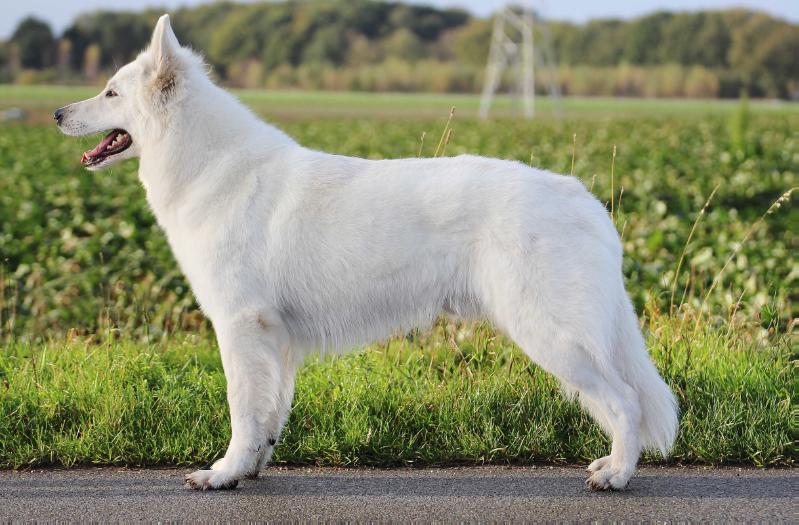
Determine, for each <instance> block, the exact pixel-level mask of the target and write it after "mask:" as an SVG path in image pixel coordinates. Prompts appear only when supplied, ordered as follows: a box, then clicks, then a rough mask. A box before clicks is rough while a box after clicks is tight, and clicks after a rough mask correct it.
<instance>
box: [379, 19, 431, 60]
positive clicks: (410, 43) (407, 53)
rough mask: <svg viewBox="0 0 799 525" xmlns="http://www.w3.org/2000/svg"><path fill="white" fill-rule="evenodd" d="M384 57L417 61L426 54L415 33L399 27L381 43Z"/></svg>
mask: <svg viewBox="0 0 799 525" xmlns="http://www.w3.org/2000/svg"><path fill="white" fill-rule="evenodd" d="M383 49H385V52H386V56H390V57H396V58H401V59H404V60H418V59H420V58H423V57H424V56H425V55H426V54H427V50H426V49H425V46H424V43H423V42H422V40H421V39H420V38H419V37H418V36H416V33H414V32H413V31H411V30H410V29H408V28H405V27H401V28H399V29H397V30H396V31H394V32H393V33H392V34H391V35H389V36H388V38H386V39H385V41H384V42H383Z"/></svg>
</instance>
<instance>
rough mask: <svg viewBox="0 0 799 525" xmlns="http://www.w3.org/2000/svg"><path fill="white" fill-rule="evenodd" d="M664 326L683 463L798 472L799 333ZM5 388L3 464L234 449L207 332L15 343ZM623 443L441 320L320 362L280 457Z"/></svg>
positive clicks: (443, 455) (400, 460)
mask: <svg viewBox="0 0 799 525" xmlns="http://www.w3.org/2000/svg"><path fill="white" fill-rule="evenodd" d="M653 319H654V320H653V321H651V322H650V326H649V330H648V332H649V346H650V348H651V351H652V353H653V355H654V357H655V359H656V361H657V363H658V365H659V367H660V369H661V370H662V372H663V374H664V376H665V377H666V378H667V380H668V381H669V382H670V384H671V385H672V386H673V388H674V390H675V392H676V393H677V395H678V397H679V401H680V406H681V407H682V410H683V414H682V424H681V430H680V434H679V437H678V441H677V444H676V446H675V448H674V451H673V454H672V460H676V461H681V462H698V463H712V464H718V463H729V462H733V463H746V464H753V465H761V466H762V465H791V464H793V463H794V462H795V459H796V457H795V449H793V448H792V438H791V432H792V423H791V417H792V416H791V407H792V401H795V399H792V397H793V398H795V385H794V383H793V381H794V378H793V375H792V363H791V359H792V358H793V357H795V356H792V354H791V349H790V346H789V342H788V340H787V339H785V338H779V337H771V338H770V339H769V342H768V343H763V342H762V340H760V342H759V340H758V338H757V337H756V336H755V334H756V332H751V333H750V332H748V331H746V330H743V329H741V328H733V327H732V325H729V326H726V327H724V326H722V327H718V326H717V327H714V326H711V325H709V324H703V325H702V327H701V328H700V329H699V330H698V331H695V332H694V331H693V325H692V323H690V322H689V323H684V322H683V320H681V319H679V318H668V317H660V316H654V317H653ZM686 327H688V328H686ZM0 383H2V384H0V468H16V467H23V466H33V465H64V466H71V465H75V464H119V465H154V464H191V463H195V464H196V463H202V462H205V461H207V460H210V459H212V458H214V457H216V456H217V455H219V454H221V453H222V452H223V450H224V447H225V446H226V443H227V439H228V433H229V423H228V419H227V408H226V404H225V380H224V375H223V373H222V370H221V365H220V362H219V359H218V356H217V353H216V350H215V346H214V345H213V343H211V342H209V341H208V340H207V339H205V338H202V337H198V336H183V337H174V338H172V339H171V340H169V341H168V342H164V343H159V344H150V345H143V344H140V343H136V342H133V341H125V340H117V341H106V342H100V343H97V342H92V341H91V340H71V341H53V342H50V343H47V344H36V345H30V344H26V343H11V344H8V345H6V347H5V348H4V349H3V351H2V352H1V353H0ZM608 447H609V444H608V442H607V440H606V439H605V437H604V436H603V435H602V434H601V433H600V431H599V429H598V428H597V427H596V426H595V425H594V424H592V422H591V421H590V419H589V418H588V417H587V416H586V415H585V413H584V412H583V411H582V410H581V409H580V408H579V407H578V405H577V404H576V403H575V402H573V401H571V400H568V399H566V398H564V397H563V396H561V395H560V393H559V389H558V385H557V383H556V381H554V380H553V378H551V377H550V376H548V375H547V374H545V373H543V372H542V371H541V370H539V369H538V368H536V367H535V366H533V365H531V364H530V363H529V361H528V360H527V359H526V358H524V357H523V355H522V354H521V353H520V352H519V351H518V350H517V349H515V348H513V347H512V345H510V344H509V342H508V341H507V340H505V339H503V338H502V337H498V336H496V335H494V333H493V332H492V331H491V330H490V329H489V328H488V327H486V326H483V325H450V324H446V323H440V324H439V325H437V326H436V327H435V328H434V329H433V330H432V331H431V332H429V333H426V334H422V335H418V336H413V337H410V336H409V337H405V338H396V339H394V340H392V341H390V342H389V343H387V344H385V345H382V346H376V347H372V348H369V349H368V350H367V351H366V352H362V353H355V354H350V355H348V356H346V357H343V358H336V359H325V360H321V361H320V360H311V361H309V362H308V363H307V364H306V366H305V367H304V368H303V369H302V371H301V372H300V375H299V380H298V386H297V395H296V398H295V401H294V410H293V413H292V416H291V419H290V421H289V424H288V428H287V429H286V431H285V433H284V435H283V439H282V440H281V443H280V445H279V446H278V447H277V450H276V454H275V460H276V462H278V463H292V464H318V465H376V466H388V465H400V464H416V465H422V464H424V465H428V464H442V463H452V462H478V463H482V462H499V463H504V462H513V463H527V462H585V461H588V460H589V459H591V458H595V457H597V456H600V455H603V454H605V453H607V451H608ZM645 459H647V460H649V461H653V460H654V458H652V457H647V458H645Z"/></svg>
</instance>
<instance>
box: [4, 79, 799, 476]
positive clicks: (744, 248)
mask: <svg viewBox="0 0 799 525" xmlns="http://www.w3.org/2000/svg"><path fill="white" fill-rule="evenodd" d="M91 94H92V90H87V89H85V88H36V89H31V88H21V87H16V86H15V87H9V86H0V109H3V108H8V107H20V108H24V109H25V110H26V111H27V112H28V114H29V119H28V122H21V123H0V126H2V127H1V128H0V345H2V352H0V383H2V384H0V467H6V468H8V467H21V466H27V465H48V464H60V465H73V464H129V465H143V464H189V463H204V462H205V461H207V460H210V459H212V458H213V457H215V456H217V455H219V454H221V453H222V451H223V450H224V446H225V444H226V439H227V437H228V433H229V426H228V420H227V409H226V405H225V402H224V375H223V374H222V372H221V365H220V363H219V359H218V356H217V355H216V350H215V345H214V343H213V337H212V333H211V330H210V327H209V325H208V323H207V322H206V321H205V320H204V319H203V317H202V315H201V314H200V312H199V311H198V309H197V306H196V304H195V302H194V299H193V297H192V295H191V292H190V289H189V287H188V285H187V283H186V281H185V279H184V278H183V277H182V276H181V274H180V272H179V271H178V269H177V267H176V264H175V262H174V260H173V258H172V256H171V254H170V251H169V248H168V246H167V244H166V240H165V238H164V236H163V234H162V233H161V232H160V230H159V229H158V227H157V225H156V224H155V219H154V217H153V216H152V214H151V212H150V211H149V210H148V208H147V205H146V202H145V200H144V192H143V190H142V188H141V186H140V185H139V183H138V181H137V178H136V168H137V166H136V162H135V161H129V162H126V163H123V164H121V165H118V166H116V167H113V168H111V169H109V170H107V171H104V172H100V173H90V172H86V171H84V170H83V169H82V168H81V166H80V164H79V159H80V155H81V152H82V151H83V150H84V149H87V148H89V147H91V146H92V145H93V144H94V142H95V140H96V138H95V137H91V138H81V139H74V138H69V137H65V136H63V135H61V134H60V133H59V132H58V131H57V130H56V129H55V126H52V125H48V124H45V123H44V121H45V120H46V118H47V113H48V112H49V111H51V110H52V109H53V108H55V107H58V106H59V105H62V104H63V103H66V102H69V101H71V100H76V99H79V98H83V97H86V96H90V95H91ZM240 96H241V97H242V100H244V101H245V102H246V103H248V104H250V105H251V106H252V107H253V108H254V109H255V110H256V111H257V112H259V113H261V114H263V115H264V116H266V117H267V118H269V119H270V120H272V121H273V122H275V123H276V124H278V125H280V126H281V127H282V128H283V129H285V130H286V131H287V132H288V133H289V134H291V135H292V136H294V137H295V138H297V139H298V140H299V141H300V142H301V143H302V144H304V145H307V146H309V147H313V148H317V149H322V150H325V151H330V152H335V153H341V154H347V155H357V156H363V157H369V158H399V157H407V156H416V155H418V154H419V153H420V152H421V154H422V155H427V156H431V155H433V152H434V151H435V149H436V145H437V144H438V142H439V137H440V135H441V133H442V129H443V128H444V126H445V122H446V120H447V116H448V114H449V107H450V105H455V106H456V108H457V109H456V112H455V117H454V119H453V121H452V123H451V128H452V130H453V131H452V135H451V139H450V141H449V143H448V144H447V145H446V149H445V152H444V154H445V155H457V154H461V153H473V154H480V155H486V156H493V157H500V158H505V159H511V160H517V161H521V162H525V163H531V164H532V165H534V166H537V167H541V168H545V169H549V170H553V171H557V172H560V173H564V174H570V173H573V174H574V175H575V176H576V177H579V178H580V179H581V180H582V181H583V182H584V183H585V184H586V186H588V187H590V188H591V190H592V191H593V192H594V193H595V194H596V195H597V197H598V198H599V199H600V200H602V201H603V202H607V204H608V210H609V213H611V215H612V217H613V219H614V221H615V223H616V225H617V227H618V229H619V232H620V234H621V235H622V238H623V244H624V248H625V262H624V273H625V277H626V279H627V285H628V290H629V292H630V294H631V296H632V297H633V300H634V303H635V305H636V309H637V310H638V312H639V315H640V318H641V322H642V326H643V327H644V329H645V332H646V334H647V338H648V343H649V348H650V351H651V353H652V354H653V356H654V357H655V359H656V362H657V364H658V366H659V368H660V370H661V371H662V373H663V374H664V376H665V377H666V378H667V380H668V381H669V383H670V384H671V385H672V387H673V388H674V390H675V392H676V393H677V395H678V398H679V400H680V405H681V410H682V414H683V415H682V426H681V432H680V435H679V437H678V442H677V444H676V446H675V449H674V451H673V453H672V459H671V460H673V461H681V462H702V463H713V464H717V463H724V462H733V463H747V464H753V465H759V466H763V465H775V464H780V465H786V464H793V463H794V462H795V459H796V455H795V454H796V453H795V442H794V441H793V439H794V438H793V437H792V432H793V430H792V429H793V424H792V413H791V410H792V409H793V408H792V407H795V404H796V386H795V379H794V378H793V366H794V363H795V359H796V346H795V337H796V334H795V331H796V323H795V322H794V320H795V318H796V317H797V313H799V295H797V291H796V290H797V280H798V279H799V259H797V257H796V254H797V248H799V242H797V238H796V225H797V224H799V210H797V208H796V203H795V201H796V195H797V193H796V192H795V191H793V189H794V188H795V187H796V186H797V185H799V182H798V181H797V174H798V173H799V110H797V107H798V106H797V105H795V104H794V105H790V104H776V105H775V104H772V103H769V102H758V103H755V102H752V103H750V104H748V105H747V104H744V103H738V102H699V101H689V102H680V101H665V102H664V101H658V102H652V101H640V100H639V101H615V100H610V99H600V100H592V99H583V100H566V101H564V104H563V107H564V113H563V118H555V117H554V115H553V113H552V110H551V107H549V106H548V104H542V105H541V109H542V115H543V118H541V119H537V120H533V121H521V120H514V119H510V118H506V117H500V118H496V119H492V120H488V121H480V120H477V119H475V118H474V116H473V115H474V110H475V108H476V100H477V99H476V98H475V97H446V96H427V95H422V96H414V95H370V96H363V97H362V96H361V95H356V94H348V93H340V94H332V95H331V94H316V93H311V94H298V93H290V92H282V93H268V92H241V93H240ZM509 108H510V101H509V100H506V99H503V100H500V115H503V114H504V113H503V112H507V110H508V109H509ZM321 117H325V118H321ZM423 133H424V134H425V135H424V140H422V136H423ZM607 447H608V443H607V440H606V439H605V438H604V437H603V436H602V435H601V433H600V432H599V430H598V429H597V427H596V426H594V425H593V424H592V423H591V421H590V419H589V418H588V417H587V416H586V415H585V414H584V413H583V412H582V411H581V410H580V409H579V406H578V405H577V404H576V403H575V402H574V401H572V400H569V399H566V398H564V397H563V396H562V395H561V394H560V393H559V391H558V387H557V384H556V382H555V381H554V380H553V379H552V378H551V377H549V376H547V375H546V374H544V373H543V372H541V371H540V370H539V369H537V368H536V367H535V366H533V365H530V364H529V363H528V361H526V360H525V358H524V357H523V356H522V354H521V353H520V352H519V351H518V349H516V348H515V347H513V345H512V344H511V343H510V342H509V341H508V340H507V339H505V338H503V337H502V335H501V334H497V333H495V332H494V331H493V330H492V329H491V328H490V326H487V325H484V324H471V323H468V324H459V323H454V322H452V321H448V320H441V321H440V322H439V323H437V324H436V326H435V327H433V328H432V329H431V330H430V331H422V332H414V333H411V334H398V336H397V337H396V338H394V339H392V340H391V341H389V342H386V343H381V344H377V345H374V346H372V347H370V348H369V349H367V350H366V352H363V353H357V354H354V355H349V356H347V357H343V358H336V359H332V358H327V359H323V360H312V361H310V362H309V363H307V365H306V366H305V368H304V369H303V370H302V372H301V374H300V377H299V383H298V391H297V396H296V398H295V409H294V413H293V414H292V417H291V420H290V422H289V425H288V428H287V430H286V433H285V435H284V438H283V440H282V443H281V444H280V445H279V446H278V448H277V450H276V456H275V459H276V461H278V462H286V463H305V464H326V465H398V464H444V463H452V462H552V461H555V462H585V461H587V460H588V459H590V458H593V457H596V456H598V455H601V454H602V453H603V451H606V450H607ZM604 453H606V452H604ZM647 459H649V460H654V459H655V458H653V457H648V458H647Z"/></svg>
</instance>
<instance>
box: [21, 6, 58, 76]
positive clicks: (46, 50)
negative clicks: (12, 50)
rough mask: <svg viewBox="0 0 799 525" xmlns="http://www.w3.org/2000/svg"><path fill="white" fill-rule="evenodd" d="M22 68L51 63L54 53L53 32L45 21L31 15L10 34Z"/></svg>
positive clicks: (47, 65)
mask: <svg viewBox="0 0 799 525" xmlns="http://www.w3.org/2000/svg"><path fill="white" fill-rule="evenodd" d="M11 42H13V43H14V44H15V45H16V47H17V51H18V53H19V61H20V65H21V66H22V67H23V68H30V69H43V68H46V67H50V66H52V65H53V61H54V60H55V53H56V44H55V39H54V38H53V32H52V31H51V30H50V26H49V25H48V24H47V22H43V21H41V20H38V19H36V18H33V17H28V18H26V19H24V20H22V21H21V22H20V23H19V25H18V26H17V28H16V29H15V30H14V34H13V35H12V36H11Z"/></svg>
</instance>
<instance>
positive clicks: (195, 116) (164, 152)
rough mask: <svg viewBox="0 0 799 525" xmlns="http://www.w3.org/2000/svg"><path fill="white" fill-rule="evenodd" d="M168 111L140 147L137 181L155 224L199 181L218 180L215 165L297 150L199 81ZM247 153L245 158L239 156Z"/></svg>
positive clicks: (230, 98)
mask: <svg viewBox="0 0 799 525" xmlns="http://www.w3.org/2000/svg"><path fill="white" fill-rule="evenodd" d="M193 89H195V90H197V91H198V92H196V93H187V95H188V96H184V97H183V98H182V100H181V101H180V102H179V103H178V104H177V105H176V106H177V107H175V108H173V111H171V112H170V114H169V118H168V119H167V122H166V125H165V126H163V128H162V129H161V132H160V133H156V134H155V136H154V138H153V139H152V140H151V141H150V142H149V143H145V144H144V145H143V146H142V152H141V162H140V165H139V178H140V179H141V181H142V183H143V185H144V187H145V189H146V191H147V199H148V201H149V203H150V206H151V208H152V209H153V211H154V212H155V214H156V216H158V219H159V222H163V221H162V220H163V219H164V218H165V217H164V216H165V215H166V214H168V213H169V211H170V210H173V209H176V208H178V207H180V206H181V204H183V201H184V200H185V198H186V196H187V195H189V194H190V193H191V190H192V188H193V187H196V186H197V184H198V183H199V182H200V181H201V180H207V179H208V178H211V179H213V178H214V177H215V176H218V174H219V170H217V169H216V166H218V165H219V164H221V163H222V162H225V161H227V162H228V163H229V162H230V161H231V157H233V158H234V159H235V158H236V157H237V156H238V157H240V158H250V159H252V158H253V154H255V158H259V159H262V160H263V162H264V163H267V162H268V160H269V158H271V157H273V156H275V155H278V154H281V153H285V151H286V150H287V149H290V148H296V147H299V146H298V145H297V143H296V142H295V141H294V140H292V139H291V138H289V137H288V136H287V135H286V134H285V133H283V132H282V131H280V130H279V129H277V128H274V127H272V126H270V125H269V124H267V123H266V122H264V121H262V120H260V119H259V118H258V117H256V116H255V115H254V114H252V113H251V112H250V110H249V109H248V108H246V107H245V106H244V105H243V104H241V102H239V101H238V99H236V98H235V97H234V96H233V95H231V94H229V93H227V92H226V91H224V90H223V89H221V88H219V87H217V86H215V85H213V84H212V83H211V82H210V81H208V82H207V84H206V85H203V84H202V83H199V86H198V87H195V88H193ZM245 151H246V153H247V155H244V152H245Z"/></svg>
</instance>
